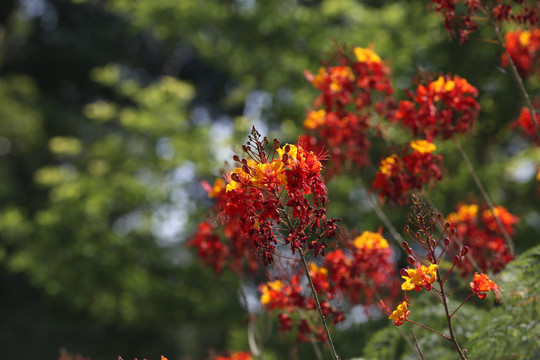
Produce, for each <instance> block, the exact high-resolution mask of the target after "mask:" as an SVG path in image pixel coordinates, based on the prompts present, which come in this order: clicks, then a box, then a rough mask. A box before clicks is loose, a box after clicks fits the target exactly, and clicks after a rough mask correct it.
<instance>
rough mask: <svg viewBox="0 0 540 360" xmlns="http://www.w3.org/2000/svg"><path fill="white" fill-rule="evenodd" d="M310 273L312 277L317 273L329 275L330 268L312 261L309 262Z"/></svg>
mask: <svg viewBox="0 0 540 360" xmlns="http://www.w3.org/2000/svg"><path fill="white" fill-rule="evenodd" d="M309 274H310V275H311V276H312V277H315V275H316V274H322V275H328V269H326V268H325V267H322V266H321V267H318V266H317V265H316V264H314V263H310V264H309Z"/></svg>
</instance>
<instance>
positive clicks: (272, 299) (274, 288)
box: [259, 263, 345, 342]
mask: <svg viewBox="0 0 540 360" xmlns="http://www.w3.org/2000/svg"><path fill="white" fill-rule="evenodd" d="M301 275H302V274H301V273H300V272H299V273H297V274H295V275H292V276H291V277H290V278H289V279H287V280H279V279H277V280H274V281H269V282H266V283H264V284H261V285H260V286H259V291H260V292H261V304H262V305H263V306H264V307H265V308H266V309H268V310H270V311H277V312H278V320H279V323H280V330H281V331H290V330H291V329H292V328H293V326H297V337H296V338H297V341H299V342H306V341H308V340H309V339H310V337H311V335H315V338H316V339H317V340H318V341H321V342H324V341H325V340H326V335H325V333H324V331H323V329H322V328H320V327H317V326H313V323H314V322H316V317H317V316H318V314H317V308H316V304H315V300H314V299H313V297H311V296H306V291H305V290H306V289H305V288H306V285H307V284H306V283H305V281H304V282H303V281H301ZM309 275H310V277H311V279H312V282H313V286H314V287H315V289H316V291H317V292H318V293H319V294H324V295H325V296H326V298H327V299H328V300H331V299H332V298H333V294H335V289H334V288H333V287H332V286H331V285H330V283H329V281H328V280H329V279H328V270H327V269H326V268H324V267H318V266H317V265H315V264H313V263H311V264H310V266H309ZM320 306H321V310H322V313H323V315H324V316H325V317H332V322H333V323H334V324H336V323H339V322H341V321H343V320H344V319H345V317H344V315H343V313H342V312H340V311H338V310H337V309H335V308H334V307H332V306H331V305H330V303H329V302H328V301H327V300H321V301H320ZM312 320H313V321H312Z"/></svg>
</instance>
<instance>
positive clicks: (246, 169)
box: [242, 165, 249, 174]
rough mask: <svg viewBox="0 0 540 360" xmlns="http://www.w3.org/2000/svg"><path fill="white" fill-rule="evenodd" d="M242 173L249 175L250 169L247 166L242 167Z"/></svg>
mask: <svg viewBox="0 0 540 360" xmlns="http://www.w3.org/2000/svg"><path fill="white" fill-rule="evenodd" d="M242 171H243V172H245V173H246V174H249V168H248V167H247V166H246V165H244V166H242Z"/></svg>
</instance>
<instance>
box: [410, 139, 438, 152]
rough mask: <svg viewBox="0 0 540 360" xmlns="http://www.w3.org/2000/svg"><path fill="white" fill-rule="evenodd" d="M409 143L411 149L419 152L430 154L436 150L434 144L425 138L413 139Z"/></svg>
mask: <svg viewBox="0 0 540 360" xmlns="http://www.w3.org/2000/svg"><path fill="white" fill-rule="evenodd" d="M409 145H410V146H411V148H412V149H413V150H415V151H417V152H419V153H420V154H431V153H432V152H433V151H435V150H437V147H436V146H435V144H433V143H430V142H429V141H427V140H414V141H411V142H410V144H409Z"/></svg>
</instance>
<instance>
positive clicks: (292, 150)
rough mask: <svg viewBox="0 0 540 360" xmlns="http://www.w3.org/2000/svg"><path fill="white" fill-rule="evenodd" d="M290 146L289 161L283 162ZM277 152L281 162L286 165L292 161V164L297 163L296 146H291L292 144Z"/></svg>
mask: <svg viewBox="0 0 540 360" xmlns="http://www.w3.org/2000/svg"><path fill="white" fill-rule="evenodd" d="M287 146H289V152H288V153H287V154H288V155H289V159H288V160H287V161H283V160H282V159H283V155H284V154H285V153H286V152H285V148H286V147H287ZM277 152H278V154H279V159H280V161H282V162H284V163H286V164H289V161H291V162H292V163H294V162H296V157H297V155H298V148H297V147H296V146H295V145H291V144H285V146H284V147H282V148H281V149H277Z"/></svg>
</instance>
